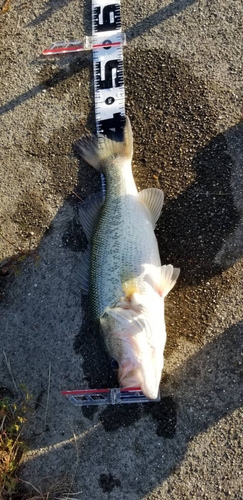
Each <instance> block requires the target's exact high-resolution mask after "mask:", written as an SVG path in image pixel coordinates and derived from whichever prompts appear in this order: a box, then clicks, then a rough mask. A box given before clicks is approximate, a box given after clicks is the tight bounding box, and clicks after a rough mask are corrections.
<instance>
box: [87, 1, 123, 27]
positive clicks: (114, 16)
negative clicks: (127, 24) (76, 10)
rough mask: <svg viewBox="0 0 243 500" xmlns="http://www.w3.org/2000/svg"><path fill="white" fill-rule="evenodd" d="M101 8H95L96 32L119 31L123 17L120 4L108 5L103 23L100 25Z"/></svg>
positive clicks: (103, 13) (104, 10)
mask: <svg viewBox="0 0 243 500" xmlns="http://www.w3.org/2000/svg"><path fill="white" fill-rule="evenodd" d="M100 13H101V8H100V7H95V8H94V30H95V32H98V33H100V32H103V31H111V30H118V29H120V27H121V15H120V6H119V4H113V5H106V6H105V7H104V8H103V11H102V18H103V19H102V21H103V22H102V23H100Z"/></svg>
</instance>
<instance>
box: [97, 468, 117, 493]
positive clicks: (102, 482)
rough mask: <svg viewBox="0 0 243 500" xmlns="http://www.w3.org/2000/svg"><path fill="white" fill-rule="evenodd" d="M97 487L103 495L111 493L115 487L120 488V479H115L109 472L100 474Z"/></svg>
mask: <svg viewBox="0 0 243 500" xmlns="http://www.w3.org/2000/svg"><path fill="white" fill-rule="evenodd" d="M99 486H100V488H101V489H102V490H103V492H104V493H111V492H112V490H113V489H114V488H115V487H120V486H121V481H120V479H117V478H116V477H115V476H113V475H112V474H111V473H110V472H109V474H100V477H99Z"/></svg>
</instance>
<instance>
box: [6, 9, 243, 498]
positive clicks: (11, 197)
mask: <svg viewBox="0 0 243 500" xmlns="http://www.w3.org/2000/svg"><path fill="white" fill-rule="evenodd" d="M10 6H11V10H10V11H9V12H8V13H6V14H5V15H1V16H0V29H1V66H0V72H1V93H0V115H1V139H0V141H1V148H0V155H1V163H0V174H1V186H0V189H1V191H0V192H1V194H0V227H1V233H0V258H1V268H0V273H1V278H0V297H1V301H0V332H1V351H0V357H1V372H0V374H1V375H0V385H1V386H2V387H7V388H8V389H9V390H10V391H11V392H12V393H13V395H15V396H16V392H17V390H18V391H20V384H25V385H26V387H27V388H28V390H29V392H30V393H31V394H33V398H34V402H35V414H34V415H33V417H32V419H31V422H30V425H29V429H28V442H29V447H30V449H29V452H28V453H27V454H26V455H25V457H24V459H23V467H22V471H21V474H22V478H23V479H25V480H26V481H29V482H31V483H32V484H34V485H36V486H39V485H41V488H43V489H44V488H48V485H49V483H53V482H55V481H56V480H58V479H60V478H63V477H66V479H65V480H66V481H67V482H71V483H72V491H73V492H78V493H77V495H76V498H78V499H82V500H86V499H87V500H88V499H90V498H92V499H101V500H103V499H109V500H123V499H131V500H141V499H147V500H155V499H159V500H162V499H163V500H168V499H170V500H171V499H172V500H177V499H188V500H189V499H190V500H191V499H198V498H200V499H210V500H223V499H227V498H232V499H237V500H242V499H243V493H242V475H243V465H242V453H243V438H242V416H243V413H242V398H243V384H242V382H243V340H242V332H243V300H242V299H243V274H242V267H243V261H242V254H243V201H242V200H243V196H242V195H243V174H242V172H243V170H242V168H243V123H242V113H243V108H242V77H243V74H242V31H241V29H242V13H243V5H242V1H241V0H234V2H231V1H229V0H212V1H210V2H208V1H207V0H197V1H196V0H180V1H179V0H174V2H171V1H168V0H165V1H163V2H161V1H157V0H149V1H147V2H143V1H142V0H137V1H136V2H131V1H130V0H124V2H122V18H123V29H124V31H126V33H127V39H128V43H127V47H126V48H125V49H124V66H125V83H126V105H127V113H128V114H129V116H130V119H131V122H132V126H133V131H134V138H135V145H134V176H135V179H136V182H137V185H138V187H139V189H143V188H144V187H149V186H155V187H156V186H159V187H161V188H162V189H163V190H164V192H165V207H164V209H163V214H162V217H161V219H160V221H159V224H158V227H157V230H156V234H157V237H158V241H159V247H160V252H161V258H162V262H163V263H169V262H171V263H172V264H174V265H176V266H180V267H181V277H180V280H179V283H178V285H177V286H176V288H175V289H174V290H173V292H172V293H171V294H170V296H169V297H168V299H167V303H166V319H167V325H168V326H167V330H168V342H167V347H166V353H165V370H164V373H163V378H162V383H161V395H162V399H161V403H157V404H148V405H128V406H127V405H123V406H116V407H111V406H109V407H105V408H104V407H103V408H102V407H101V408H97V407H96V408H95V409H93V408H84V409H83V410H81V409H80V408H75V407H74V406H72V405H71V404H70V403H69V402H68V401H67V400H65V399H64V398H63V397H62V396H61V393H60V391H61V390H62V389H75V388H86V387H104V386H109V385H111V384H114V379H113V374H112V373H111V369H110V368H109V366H108V364H107V360H106V357H105V353H104V349H103V346H102V344H101V343H100V341H99V338H97V336H96V334H95V333H94V332H93V331H92V328H91V327H90V324H89V314H88V310H87V300H86V299H85V297H83V296H82V295H81V292H80V289H79V284H78V280H77V273H78V268H79V260H80V256H81V253H82V251H83V250H84V248H85V246H86V243H87V242H86V240H85V237H84V234H83V231H82V229H81V226H80V221H79V216H78V208H79V206H80V203H81V201H80V199H79V198H82V199H84V198H85V197H86V196H87V195H89V194H90V193H92V192H93V191H98V190H99V189H100V186H99V182H100V181H99V176H98V175H97V174H96V172H94V171H93V170H92V168H89V167H88V166H87V165H85V164H84V163H83V162H82V161H79V160H78V159H77V158H76V157H75V155H74V153H73V143H74V141H75V140H76V139H77V138H78V137H80V136H81V135H82V134H83V133H84V132H85V130H91V131H92V130H94V110H93V76H92V58H91V54H90V53H85V54H82V55H78V56H77V55H68V56H65V57H62V58H56V59H43V58H41V57H40V53H41V51H42V49H43V48H46V47H48V46H49V45H50V44H51V43H52V42H53V41H58V40H63V39H66V40H69V39H77V38H82V36H83V35H84V34H90V30H91V22H90V2H86V1H85V2H79V1H77V0H73V1H71V0H70V1H68V0H59V1H57V0H56V1H54V0H53V1H51V0H47V1H44V0H38V1H37V0H33V1H32V2H22V1H17V0H12V1H11V3H10ZM4 353H5V354H4ZM6 358H7V361H8V366H7V363H6ZM9 366H11V374H10V370H9Z"/></svg>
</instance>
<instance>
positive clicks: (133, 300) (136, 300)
mask: <svg viewBox="0 0 243 500" xmlns="http://www.w3.org/2000/svg"><path fill="white" fill-rule="evenodd" d="M122 288H123V291H124V294H125V296H124V297H123V300H122V301H121V302H120V307H123V308H124V309H127V308H134V307H135V308H136V307H139V306H141V304H142V300H141V293H140V290H139V288H138V286H137V285H136V283H135V281H134V280H133V279H131V280H128V281H125V282H124V283H123V285H122Z"/></svg>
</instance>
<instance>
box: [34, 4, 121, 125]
mask: <svg viewBox="0 0 243 500" xmlns="http://www.w3.org/2000/svg"><path fill="white" fill-rule="evenodd" d="M125 41H126V38H125V35H124V33H122V31H121V5H120V2H119V1H118V2H116V3H114V1H113V0H103V1H102V0H93V1H92V37H88V36H86V37H85V38H84V40H83V41H82V40H76V41H73V42H56V43H53V44H52V46H51V47H50V48H49V49H45V50H43V52H42V54H43V55H45V56H47V55H58V54H67V53H73V52H81V51H84V50H90V49H91V50H92V51H93V70H94V82H95V83H94V96H95V121H96V131H97V133H98V134H105V135H109V131H110V130H111V131H113V132H115V133H116V134H118V135H119V134H120V133H122V131H123V127H124V123H125V118H124V116H125V87H124V71H123V53H122V46H123V45H124V44H125Z"/></svg>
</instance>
